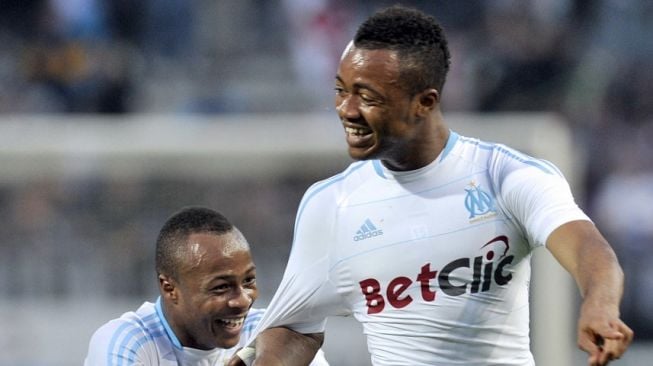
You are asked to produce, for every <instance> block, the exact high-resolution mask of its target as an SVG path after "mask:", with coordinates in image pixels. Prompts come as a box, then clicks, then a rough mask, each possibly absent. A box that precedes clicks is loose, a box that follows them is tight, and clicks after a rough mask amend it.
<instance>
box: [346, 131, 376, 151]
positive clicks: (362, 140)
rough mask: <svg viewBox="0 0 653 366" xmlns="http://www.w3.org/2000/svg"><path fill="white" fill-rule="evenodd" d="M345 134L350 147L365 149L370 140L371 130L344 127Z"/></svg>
mask: <svg viewBox="0 0 653 366" xmlns="http://www.w3.org/2000/svg"><path fill="white" fill-rule="evenodd" d="M345 133H346V138H347V143H348V144H349V146H351V147H365V146H367V145H369V143H370V140H371V139H372V130H371V129H369V128H367V127H360V126H359V127H352V126H345Z"/></svg>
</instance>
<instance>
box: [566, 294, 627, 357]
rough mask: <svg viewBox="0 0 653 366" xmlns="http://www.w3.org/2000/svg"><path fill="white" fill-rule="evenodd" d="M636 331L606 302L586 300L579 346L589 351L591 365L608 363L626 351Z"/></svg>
mask: <svg viewBox="0 0 653 366" xmlns="http://www.w3.org/2000/svg"><path fill="white" fill-rule="evenodd" d="M632 340H633V331H632V330H631V329H630V328H629V327H628V326H627V325H626V324H625V323H624V322H623V321H621V319H619V316H618V311H614V310H613V311H610V309H608V308H607V307H606V306H604V305H602V304H590V303H583V306H582V307H581V314H580V319H579V320H578V347H579V348H580V349H582V350H584V351H585V352H587V353H588V354H589V357H588V360H587V364H588V365H589V366H605V365H607V364H608V362H610V361H612V360H616V359H618V358H619V357H621V355H623V354H624V352H626V349H627V348H628V346H629V345H630V342H631V341H632Z"/></svg>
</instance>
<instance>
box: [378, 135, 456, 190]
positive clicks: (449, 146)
mask: <svg viewBox="0 0 653 366" xmlns="http://www.w3.org/2000/svg"><path fill="white" fill-rule="evenodd" d="M458 137H459V135H458V134H457V133H455V132H453V131H451V130H449V138H447V143H446V144H445V145H444V149H442V152H441V153H440V160H439V161H442V160H444V158H446V157H447V155H449V153H450V152H451V150H452V149H453V147H454V146H455V145H456V142H457V141H458ZM372 166H373V167H374V171H375V172H376V175H378V176H379V177H381V178H383V179H386V178H387V177H386V175H385V173H384V172H383V163H381V160H373V161H372Z"/></svg>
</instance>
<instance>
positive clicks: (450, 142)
mask: <svg viewBox="0 0 653 366" xmlns="http://www.w3.org/2000/svg"><path fill="white" fill-rule="evenodd" d="M458 137H460V135H458V134H457V133H455V132H453V131H451V130H449V138H448V139H447V144H446V145H444V149H443V150H442V154H441V156H440V161H442V160H444V158H446V157H447V155H449V153H450V152H451V150H452V149H453V147H454V146H455V145H456V142H458Z"/></svg>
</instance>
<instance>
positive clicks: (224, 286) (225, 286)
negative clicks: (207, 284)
mask: <svg viewBox="0 0 653 366" xmlns="http://www.w3.org/2000/svg"><path fill="white" fill-rule="evenodd" d="M230 288H231V285H229V284H228V283H222V284H219V285H216V286H214V287H213V288H211V292H217V293H221V292H225V291H228V290H229V289H230Z"/></svg>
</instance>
